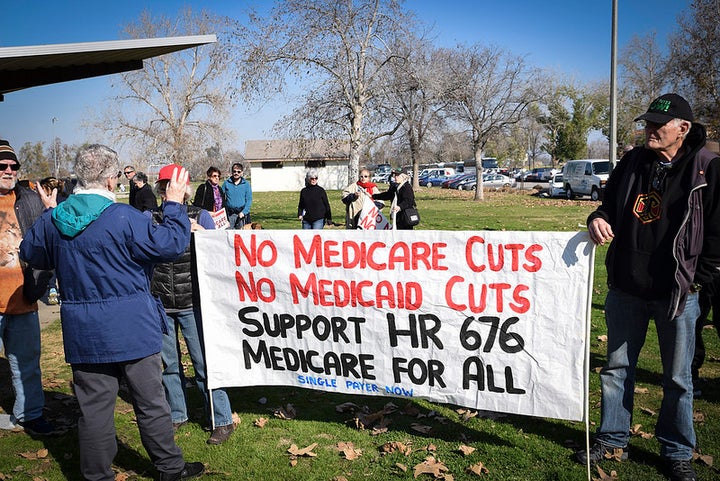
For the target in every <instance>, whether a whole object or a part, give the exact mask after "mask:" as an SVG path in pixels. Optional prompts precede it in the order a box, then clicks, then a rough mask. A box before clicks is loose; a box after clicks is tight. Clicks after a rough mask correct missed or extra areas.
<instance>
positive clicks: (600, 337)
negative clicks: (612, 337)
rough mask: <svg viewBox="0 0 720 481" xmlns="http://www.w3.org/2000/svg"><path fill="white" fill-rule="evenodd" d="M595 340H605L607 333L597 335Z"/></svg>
mask: <svg viewBox="0 0 720 481" xmlns="http://www.w3.org/2000/svg"><path fill="white" fill-rule="evenodd" d="M597 340H598V341H600V342H607V334H602V335H600V336H598V337H597Z"/></svg>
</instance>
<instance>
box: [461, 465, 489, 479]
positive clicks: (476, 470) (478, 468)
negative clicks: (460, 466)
mask: <svg viewBox="0 0 720 481" xmlns="http://www.w3.org/2000/svg"><path fill="white" fill-rule="evenodd" d="M465 471H466V472H468V473H470V474H475V475H477V476H482V475H483V474H488V473H489V472H490V471H489V470H488V468H486V467H485V465H484V464H483V463H476V464H473V465H472V466H468V467H467V468H465Z"/></svg>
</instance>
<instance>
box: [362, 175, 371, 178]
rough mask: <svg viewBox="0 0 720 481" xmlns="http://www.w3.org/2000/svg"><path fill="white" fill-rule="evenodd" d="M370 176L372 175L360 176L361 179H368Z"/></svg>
mask: <svg viewBox="0 0 720 481" xmlns="http://www.w3.org/2000/svg"><path fill="white" fill-rule="evenodd" d="M368 177H370V176H369V175H361V176H360V178H361V179H367V178H368Z"/></svg>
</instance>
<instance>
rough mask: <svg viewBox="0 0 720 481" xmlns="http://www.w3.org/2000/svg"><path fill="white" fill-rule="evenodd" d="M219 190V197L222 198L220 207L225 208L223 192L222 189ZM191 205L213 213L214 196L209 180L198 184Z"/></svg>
mask: <svg viewBox="0 0 720 481" xmlns="http://www.w3.org/2000/svg"><path fill="white" fill-rule="evenodd" d="M218 189H220V197H221V198H222V207H225V192H223V190H222V188H221V187H220V186H218ZM193 205H194V206H195V207H200V208H201V209H205V210H206V211H208V212H215V196H214V194H213V188H212V184H211V183H210V181H209V180H206V181H205V183H204V184H200V185H199V186H198V188H197V190H196V191H195V198H194V199H193Z"/></svg>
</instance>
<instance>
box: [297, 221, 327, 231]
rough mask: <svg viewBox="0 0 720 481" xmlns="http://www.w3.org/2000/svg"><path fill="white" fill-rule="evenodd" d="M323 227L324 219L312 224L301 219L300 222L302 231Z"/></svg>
mask: <svg viewBox="0 0 720 481" xmlns="http://www.w3.org/2000/svg"><path fill="white" fill-rule="evenodd" d="M323 227H325V219H318V220H314V221H312V222H308V221H306V220H304V219H303V221H302V228H303V229H322V228H323Z"/></svg>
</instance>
